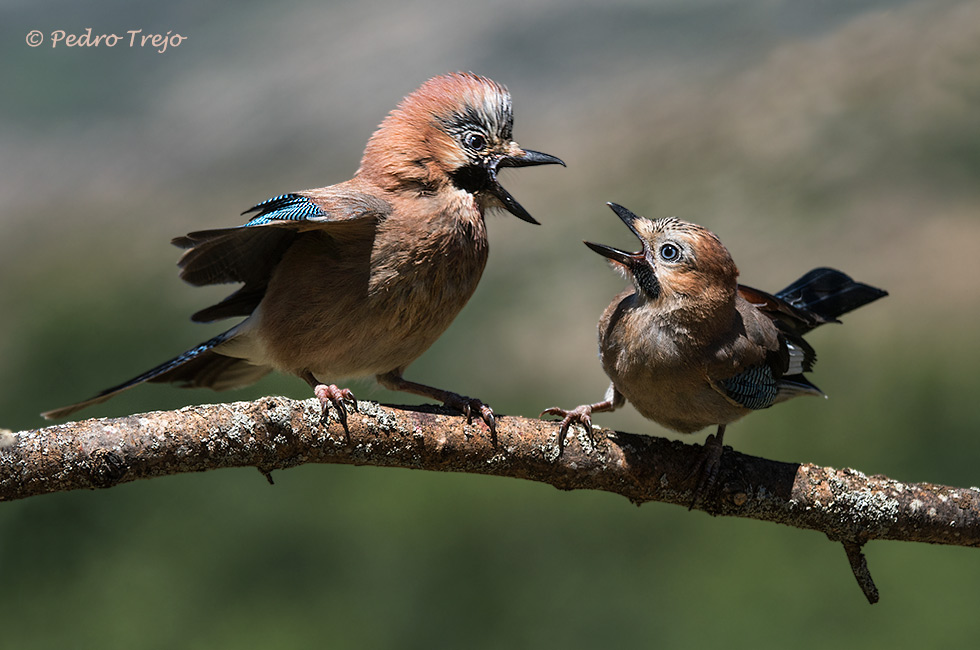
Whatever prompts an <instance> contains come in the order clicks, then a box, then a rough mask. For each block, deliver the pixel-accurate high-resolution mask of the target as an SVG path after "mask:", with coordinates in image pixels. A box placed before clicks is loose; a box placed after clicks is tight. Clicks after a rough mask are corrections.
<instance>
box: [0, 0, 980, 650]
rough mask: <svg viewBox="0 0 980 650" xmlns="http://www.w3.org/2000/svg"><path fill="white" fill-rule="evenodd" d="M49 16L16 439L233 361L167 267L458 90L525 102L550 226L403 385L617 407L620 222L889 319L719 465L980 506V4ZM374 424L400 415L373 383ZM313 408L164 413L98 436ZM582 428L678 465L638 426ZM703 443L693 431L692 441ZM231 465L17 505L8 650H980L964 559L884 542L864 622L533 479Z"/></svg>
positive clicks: (6, 305) (4, 256)
mask: <svg viewBox="0 0 980 650" xmlns="http://www.w3.org/2000/svg"><path fill="white" fill-rule="evenodd" d="M90 4H91V3H89V4H87V5H79V4H78V3H70V2H67V1H65V0H60V1H56V2H49V3H44V4H43V5H37V4H35V5H28V3H24V2H20V3H17V2H11V3H7V5H6V6H5V7H3V8H0V15H2V17H3V20H2V21H0V54H2V56H0V70H2V75H3V79H4V81H5V84H4V88H5V93H4V94H5V100H4V102H2V103H0V171H2V173H0V206H2V210H0V228H2V231H0V232H2V235H3V236H2V237H0V275H2V277H3V279H4V282H3V290H2V291H0V359H2V363H0V387H2V388H3V390H2V391H0V414H2V416H3V417H2V418H0V425H2V426H4V427H7V428H11V429H14V430H18V429H25V428H31V427H37V426H42V425H43V422H42V421H41V420H40V418H39V417H38V416H37V413H38V412H40V411H41V410H43V409H46V408H51V407H54V406H58V405H60V404H63V403H66V402H70V401H73V400H76V399H81V398H84V397H86V396H88V395H90V394H91V393H93V392H95V391H97V390H99V389H101V388H104V387H106V386H108V385H112V384H114V383H117V382H119V381H121V380H123V379H126V378H128V377H130V376H132V375H134V374H136V373H138V372H140V371H142V370H144V369H145V368H147V367H149V366H152V365H154V364H156V363H158V362H160V361H162V360H163V359H164V358H168V357H169V356H171V355H173V354H176V353H178V352H180V351H181V350H183V349H185V348H186V347H188V346H190V345H192V344H194V343H197V342H198V341H200V340H204V339H205V338H207V337H209V336H211V335H212V334H213V333H215V331H217V330H215V329H213V328H212V329H209V328H208V327H205V326H200V325H194V324H191V323H190V322H188V321H187V319H186V317H185V315H186V314H190V313H191V312H192V311H193V310H195V309H197V308H200V307H201V306H203V305H205V304H209V303H208V301H209V300H211V299H214V298H218V297H220V295H221V292H220V291H218V292H214V291H211V292H209V290H191V289H190V288H189V287H186V286H183V285H181V283H180V282H179V281H178V280H177V279H176V273H175V269H174V267H173V263H174V262H175V260H176V258H177V253H178V251H177V250H176V249H172V248H171V247H169V246H168V245H167V241H168V240H169V239H170V238H171V237H173V236H175V235H179V234H182V233H184V232H186V231H188V230H191V229H195V228H201V227H217V226H224V225H232V224H234V223H237V221H236V220H237V219H238V217H237V214H238V212H240V211H241V210H242V209H244V208H247V207H248V206H250V205H252V204H254V203H256V202H258V201H260V200H262V199H264V198H266V197H268V196H272V195H275V194H279V193H281V192H283V191H289V190H296V189H302V188H304V187H313V186H318V185H325V184H330V183H334V182H337V181H339V180H342V179H344V178H346V177H348V176H349V175H350V174H351V172H353V170H354V169H356V167H357V162H358V158H359V155H360V150H361V147H362V146H363V143H364V141H365V140H366V139H367V137H368V135H369V134H370V132H371V130H372V129H373V128H374V126H375V125H376V124H377V123H378V122H379V121H380V120H381V118H382V117H383V115H384V113H385V112H386V111H387V110H389V109H390V108H392V107H393V106H394V104H395V103H396V102H397V100H398V99H399V98H400V97H402V96H403V95H404V94H406V93H407V92H409V91H411V90H412V89H413V88H414V87H416V86H417V85H418V84H419V83H421V82H422V81H423V80H424V79H426V78H428V77H430V76H433V75H435V74H439V73H442V72H446V71H449V70H455V69H472V70H474V71H476V72H480V73H482V74H486V75H488V76H491V77H493V78H495V79H497V80H499V81H501V82H503V83H505V84H507V85H508V86H509V87H510V89H511V90H512V92H513V94H514V101H515V110H516V127H515V132H516V135H517V138H518V140H519V141H520V142H522V143H523V144H525V145H526V146H529V147H531V148H534V149H539V150H542V151H547V152H550V153H553V154H555V155H558V156H560V157H562V158H563V159H564V160H565V161H566V162H567V163H568V165H569V166H568V168H567V169H549V168H541V169H534V170H521V171H520V172H519V173H518V172H511V173H509V174H507V175H506V176H505V178H504V182H505V184H506V186H507V187H508V189H509V190H510V191H511V192H512V193H513V194H514V195H515V196H517V197H519V199H520V201H521V202H522V203H523V204H524V205H525V206H526V207H527V208H528V209H529V210H530V212H531V213H532V214H534V215H535V216H536V217H537V218H538V219H539V220H540V221H541V222H542V223H543V224H544V225H543V226H541V227H540V228H532V227H530V226H528V225H527V224H524V223H520V222H518V221H516V220H514V219H512V218H511V217H510V216H509V215H506V214H503V215H499V216H492V217H491V218H490V220H489V221H490V225H489V227H490V231H491V239H492V242H493V244H492V248H493V252H492V254H491V259H490V264H489V266H488V269H487V272H486V274H485V276H484V280H483V282H482V284H481V286H480V288H479V290H478V291H477V295H476V296H475V297H474V299H473V301H472V304H471V305H469V306H468V307H467V308H466V309H465V310H464V312H463V313H462V314H461V316H460V317H459V318H458V319H457V321H456V322H455V323H454V325H453V326H452V327H451V328H450V330H449V331H448V332H447V333H446V334H445V335H444V336H443V337H442V338H441V339H440V340H439V342H438V343H437V344H436V345H435V346H433V348H432V349H431V350H430V351H429V352H428V353H427V354H426V355H424V356H423V357H422V358H421V359H420V360H419V361H418V362H416V363H415V364H414V365H413V366H412V367H411V368H410V369H409V371H408V373H407V375H408V377H409V378H412V379H417V380H419V381H425V382H429V383H432V384H435V385H439V386H445V387H448V388H452V389H455V390H459V391H461V392H464V393H466V394H470V395H477V396H480V397H481V398H483V399H485V400H487V401H488V402H489V403H490V404H492V405H493V406H494V408H495V409H496V410H497V411H498V412H500V413H520V414H524V415H533V414H535V413H537V412H539V411H540V410H541V409H542V408H544V407H546V406H550V405H552V404H561V405H565V406H571V405H574V404H578V403H581V402H583V401H586V400H594V399H596V398H598V397H599V396H601V395H602V393H603V391H604V390H605V386H606V379H605V377H604V376H603V374H602V371H601V369H600V368H599V365H598V362H597V360H596V352H595V322H596V319H597V317H598V315H599V314H600V313H601V311H602V309H603V308H604V307H605V305H606V304H607V303H608V301H609V300H610V299H611V297H612V296H613V295H614V294H615V293H616V292H617V291H618V290H619V288H620V287H621V286H622V280H621V279H620V278H618V277H617V276H616V275H615V274H613V273H611V272H609V271H608V269H607V268H606V266H605V264H604V263H603V262H602V260H601V259H599V258H598V257H597V256H595V255H593V254H592V253H590V252H589V251H588V250H586V249H585V248H584V247H583V246H582V245H581V240H582V239H589V240H596V241H602V242H605V243H608V244H611V245H617V246H632V245H633V242H632V241H630V236H629V233H627V232H625V229H623V228H621V225H620V224H619V223H618V221H617V220H616V219H615V218H614V217H613V216H612V214H611V213H609V212H608V210H606V208H605V207H604V206H603V203H604V202H605V201H609V200H614V201H616V202H618V203H622V204H624V205H626V206H628V207H630V208H631V209H633V210H635V211H637V212H639V213H641V214H646V215H647V216H651V217H656V216H665V215H668V214H676V215H677V216H680V217H684V218H687V219H690V220H693V221H698V222H700V223H703V224H704V225H706V226H708V227H710V228H712V229H713V230H715V231H716V232H717V233H718V234H719V236H720V237H721V238H722V240H723V241H725V242H726V244H727V245H728V246H729V248H730V249H731V250H732V253H733V255H734V257H735V259H736V260H737V261H738V263H739V267H740V269H741V271H742V280H743V281H744V282H745V283H747V284H751V285H755V286H759V287H760V288H764V289H770V290H772V289H778V288H779V287H781V286H784V285H785V284H787V283H788V282H790V281H792V280H793V279H794V278H796V277H797V276H798V275H800V274H802V273H803V272H805V271H806V270H808V269H809V268H812V267H814V266H820V265H830V266H836V267H839V268H842V269H843V270H845V271H847V272H849V273H851V274H853V275H854V276H856V277H858V278H859V279H862V280H865V281H867V282H870V283H872V284H876V285H878V286H882V287H884V288H886V289H888V290H889V291H890V293H891V295H890V296H889V297H888V298H887V299H886V300H883V301H881V302H879V303H876V304H874V305H872V306H870V307H868V308H866V309H863V310H861V311H859V312H856V313H854V314H851V315H849V316H848V317H846V321H845V324H844V325H843V326H832V327H831V326H828V327H825V328H822V329H821V330H819V331H817V332H815V333H814V334H813V335H812V337H811V340H812V342H813V343H814V345H815V346H816V347H817V349H818V351H819V356H820V361H819V363H818V365H817V368H816V372H815V373H814V376H813V380H814V381H815V383H817V384H818V385H819V386H820V387H821V388H823V389H824V391H825V392H826V393H827V394H828V395H829V396H830V397H829V399H827V400H820V399H800V400H796V401H794V402H791V403H788V404H785V405H780V406H779V407H778V408H775V409H772V410H770V411H765V412H762V413H758V414H755V415H753V416H752V417H750V418H747V419H746V420H745V421H743V422H740V423H738V424H737V425H734V426H733V427H732V428H731V429H730V433H729V435H728V436H727V437H726V440H727V441H728V442H729V444H732V445H733V446H735V448H736V449H738V450H740V451H743V452H746V453H753V454H757V455H761V456H766V457H770V458H774V459H779V460H786V461H801V462H802V461H807V462H816V463H821V464H828V465H833V466H837V467H843V466H850V467H855V468H857V469H860V470H862V471H865V472H867V473H884V474H887V475H889V476H892V477H894V478H897V479H900V480H908V481H932V482H938V483H946V484H952V485H961V486H965V485H978V484H980V472H978V469H977V464H976V458H978V457H980V437H978V436H977V435H976V432H977V431H978V429H980V415H978V414H977V410H976V409H975V408H973V407H972V400H973V399H975V395H976V394H977V392H978V390H980V381H978V379H977V378H976V373H975V368H976V367H977V361H978V360H980V341H978V337H977V334H976V321H977V319H978V316H980V289H978V288H977V278H978V277H980V254H978V253H980V220H978V219H977V215H978V213H980V184H978V183H977V178H978V176H980V137H978V134H980V122H978V120H980V117H978V116H980V4H978V3H977V2H975V1H959V2H958V1H952V0H936V1H930V2H900V1H897V0H896V1H886V0H880V1H862V2H853V1H847V2H845V1H844V0H832V1H829V2H821V3H794V2H770V1H763V0H758V1H750V2H726V1H724V0H701V1H698V2H673V1H670V0H660V1H657V2H640V1H639V0H613V1H612V2H606V3H603V4H602V6H601V7H600V6H592V5H590V4H588V3H585V2H583V1H581V0H579V1H577V2H576V1H572V2H565V1H562V2H559V1H558V0H550V1H543V2H538V3H531V4H529V3H524V2H519V1H518V0H503V1H501V2H491V3H466V4H456V5H453V6H452V8H449V7H448V6H447V5H445V4H440V3H436V2H434V1H432V0H430V1H425V2H414V3H373V4H371V3H354V2H343V1H339V0H338V1H335V2H332V3H326V4H324V5H321V4H319V3H312V2H308V3H302V2H301V3H278V4H276V5H262V4H261V3H248V4H244V5H243V4H239V5H236V7H235V10H234V11H230V10H229V9H228V8H222V7H219V6H216V5H214V4H210V3H192V2H176V3H165V4H160V5H157V6H153V7H151V6H150V5H145V4H134V3H125V2H121V1H119V0H106V1H104V2H101V3H98V5H99V6H97V7H93V6H90ZM86 27H92V28H93V30H94V31H95V32H96V33H98V32H112V31H116V32H125V31H126V30H128V29H133V28H142V29H144V30H146V31H147V32H150V31H159V32H166V31H167V30H174V31H176V32H179V33H181V34H184V35H186V36H188V40H187V41H185V42H184V43H183V44H182V45H181V46H180V47H179V48H177V49H174V50H170V51H168V52H165V53H164V54H157V53H156V52H154V51H152V50H140V49H138V48H136V49H132V48H123V47H117V48H114V49H106V48H102V49H98V48H89V49H71V50H70V49H66V48H54V49H52V48H50V47H46V46H42V47H39V48H35V49H32V48H29V47H27V46H26V45H25V42H24V39H25V35H26V33H27V32H28V31H30V30H31V29H40V30H41V31H42V32H45V33H49V32H50V31H52V30H55V29H65V30H68V31H75V32H81V31H83V30H84V29H85V28H86ZM353 387H354V389H355V392H356V394H357V395H358V396H359V397H362V398H367V399H382V400H384V401H387V402H393V403H405V402H407V401H411V398H410V397H406V396H403V395H393V394H390V393H386V392H385V391H382V390H381V389H378V388H376V387H374V386H373V384H372V383H370V382H361V383H354V384H353ZM271 393H286V394H289V395H291V396H294V397H302V396H305V395H307V393H308V391H307V388H306V387H305V385H304V384H303V383H302V382H301V381H299V380H296V379H291V378H284V377H270V378H269V379H266V380H263V382H260V383H259V384H258V385H257V386H255V387H253V388H250V389H248V390H243V391H237V392H234V393H229V394H214V393H210V392H207V391H182V390H179V389H174V388H170V387H166V386H145V387H141V388H140V389H138V390H134V391H132V392H130V393H128V394H125V395H123V396H120V397H118V398H116V399H115V400H113V401H111V402H109V403H107V404H105V405H101V406H99V407H96V408H93V409H91V410H90V411H88V412H87V413H86V415H90V416H98V415H121V414H126V413H132V412H138V411H141V410H149V409H169V408H173V407H176V406H180V405H183V404H186V403H189V402H204V401H215V400H219V399H248V398H251V397H255V396H258V395H262V394H271ZM596 421H597V423H599V424H602V425H605V426H611V427H614V428H618V429H621V430H628V431H634V432H641V433H643V432H646V433H651V434H656V435H672V434H669V433H667V432H665V431H663V430H662V429H660V428H659V427H657V426H656V425H654V424H652V423H650V422H647V421H645V420H643V419H642V418H640V417H639V416H638V415H637V414H636V413H635V412H634V411H633V410H632V409H631V408H626V409H623V410H622V411H621V412H618V413H615V414H611V415H603V416H601V418H600V417H597V419H596ZM686 439H687V440H689V441H692V442H701V441H702V440H703V434H696V435H694V436H690V437H687V438H686ZM275 478H276V485H275V486H274V487H270V486H268V485H267V483H266V482H265V479H264V478H262V476H261V475H259V473H258V472H256V471H254V470H236V471H222V472H212V473H206V474H201V475H193V476H180V477H172V478H164V479H157V480H154V481H148V482H141V483H136V484H128V485H123V486H119V487H116V488H113V489H112V490H108V491H103V492H92V493H71V494H58V495H50V496H45V497H39V498H34V499H29V500H26V501H23V502H14V503H5V504H0V575H2V576H3V590H2V595H0V626H2V629H3V642H4V647H12V648H13V647H16V648H24V649H30V648H52V647H93V646H98V647H104V648H132V647H144V648H171V647H185V648H191V649H193V648H211V647H238V648H251V647H269V646H270V645H273V646H275V647H284V646H310V645H313V644H316V645H319V646H324V647H331V648H343V647H378V646H389V647H392V646H396V647H402V648H415V647H418V648H423V647H424V648H431V647H460V646H465V647H473V648H483V647H485V648H497V647H501V646H502V645H505V644H506V645H509V646H519V647H524V646H529V647H530V646H563V647H569V648H576V647H581V648H589V647H596V646H599V645H614V646H627V645H641V644H642V645H646V646H650V645H656V646H658V647H664V648H670V647H717V646H721V645H724V646H726V647H758V646H772V645H776V644H777V643H778V644H781V645H782V644H788V643H791V644H793V645H794V646H796V647H800V648H816V647H821V648H822V647H827V646H844V647H855V646H860V647H866V648H885V647H888V648H893V647H907V646H909V645H913V644H916V645H929V646H938V645H949V646H952V647H967V646H968V645H969V644H973V643H975V640H976V638H977V636H978V634H980V623H978V622H977V618H976V616H975V613H976V609H977V604H978V603H977V593H976V585H977V584H978V582H980V555H978V554H977V551H976V550H975V549H960V548H941V547H927V546H922V545H911V544H900V543H873V544H871V545H870V546H868V547H867V548H866V549H865V550H866V552H867V554H868V558H869V562H870V566H871V570H872V572H873V574H874V576H875V578H876V580H877V582H878V586H879V588H880V589H881V592H882V601H881V602H880V603H879V604H878V605H875V606H874V607H871V608H869V607H868V606H867V605H866V603H865V602H864V599H863V596H862V595H861V593H860V591H859V590H858V588H857V587H856V585H855V584H854V581H853V578H852V577H851V575H850V571H849V570H848V567H847V565H846V560H845V557H844V553H843V551H842V550H841V549H840V548H839V547H838V546H835V545H834V544H831V543H829V542H828V541H827V540H825V539H822V538H820V537H819V536H818V535H815V534H813V533H808V532H804V531H797V530H793V529H787V528H780V527H775V526H772V525H771V524H762V523H758V522H750V521H738V520H726V519H714V518H709V517H706V516H704V515H702V514H699V513H688V512H685V511H684V510H682V509H679V508H672V507H669V506H664V505H660V504H655V505H646V506H644V507H642V508H640V509H637V508H635V507H633V506H632V505H630V504H628V503H627V502H626V501H625V500H623V499H621V498H617V497H613V496H610V495H605V494H594V493H562V492H557V491H555V490H553V489H551V488H549V487H545V486H540V485H536V484H532V483H527V482H521V481H513V480H504V479H493V478H488V477H476V476H457V475H448V474H426V473H422V472H410V471H403V470H390V469H383V470H382V469H374V468H366V467H336V466H315V467H302V468H297V469H294V470H290V471H288V472H280V473H277V474H276V475H275Z"/></svg>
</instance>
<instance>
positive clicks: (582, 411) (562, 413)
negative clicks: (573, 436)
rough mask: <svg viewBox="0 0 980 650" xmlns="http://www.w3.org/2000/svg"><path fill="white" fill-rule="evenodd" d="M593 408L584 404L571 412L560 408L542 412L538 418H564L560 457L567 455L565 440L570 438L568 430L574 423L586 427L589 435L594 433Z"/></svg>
mask: <svg viewBox="0 0 980 650" xmlns="http://www.w3.org/2000/svg"><path fill="white" fill-rule="evenodd" d="M592 406H593V405H591V404H582V405H581V406H576V407H575V408H573V409H572V410H570V411H567V410H565V409H563V408H560V407H558V406H552V407H549V408H546V409H545V410H543V411H541V415H539V416H538V417H539V418H540V417H544V416H545V415H556V416H558V417H560V418H562V421H561V426H560V427H558V456H559V458H560V457H561V455H562V454H564V453H565V439H566V438H567V437H568V429H569V428H570V427H571V426H572V424H574V423H578V424H581V425H582V426H583V427H585V432H586V433H588V434H591V433H592Z"/></svg>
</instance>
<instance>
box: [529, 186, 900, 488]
mask: <svg viewBox="0 0 980 650" xmlns="http://www.w3.org/2000/svg"><path fill="white" fill-rule="evenodd" d="M609 205H610V207H612V209H613V210H614V211H615V212H616V214H617V215H618V216H619V217H620V218H621V219H622V220H623V222H624V223H625V224H626V225H627V226H629V228H630V230H632V231H633V233H634V234H635V235H636V236H637V237H638V238H639V239H640V242H641V243H642V245H643V246H642V248H641V250H640V251H638V252H636V253H626V252H623V251H620V250H617V249H615V248H611V247H608V246H603V245H601V244H593V243H590V242H586V245H587V246H589V247H590V248H591V249H592V250H594V251H596V252H597V253H599V254H600V255H603V256H604V257H606V258H608V259H609V260H610V262H611V263H612V265H613V266H614V267H615V268H616V269H617V270H619V271H621V272H622V273H623V274H624V275H625V276H626V277H627V278H628V279H630V280H631V282H632V284H633V286H632V287H631V288H630V289H627V290H626V291H624V292H622V293H621V294H619V295H618V296H616V298H615V299H614V300H613V302H612V303H611V304H610V305H609V307H607V308H606V310H605V312H604V313H603V314H602V317H601V318H600V320H599V356H600V359H601V360H602V368H603V370H604V371H605V372H606V374H607V375H608V376H609V378H610V379H611V380H612V384H611V385H610V387H609V391H608V392H607V395H606V399H605V400H603V401H601V402H597V403H595V404H585V405H582V406H579V407H577V408H575V409H572V410H565V409H561V408H558V407H552V408H549V409H547V410H545V411H544V413H542V415H544V414H551V415H559V416H561V417H562V418H563V420H562V424H561V429H560V432H559V445H563V444H564V439H565V436H566V434H567V432H568V427H569V426H570V425H571V424H572V423H573V422H580V423H582V424H584V425H585V426H586V428H587V429H591V415H592V413H594V412H601V411H612V410H614V409H616V408H619V407H620V406H622V405H623V404H624V403H625V402H626V401H629V402H630V403H631V404H632V405H633V406H634V407H635V408H636V410H637V411H639V412H640V413H641V414H642V415H643V416H645V417H647V418H649V419H651V420H654V421H655V422H658V423H660V424H661V425H663V426H665V427H667V428H669V429H673V430H675V431H679V432H681V433H692V432H694V431H698V430H700V429H703V428H705V427H708V426H712V425H715V426H717V427H718V431H717V435H716V436H711V437H709V442H708V443H706V451H707V454H706V457H705V459H704V460H703V464H704V467H705V473H704V474H703V477H704V479H703V480H702V483H701V486H700V487H699V489H698V490H697V492H696V497H695V498H697V495H699V494H701V493H702V492H703V489H705V488H706V486H708V485H710V483H711V482H712V481H713V480H714V475H715V474H716V472H717V464H718V461H719V459H720V455H721V449H722V446H721V443H722V436H723V435H724V431H725V426H726V425H727V424H729V423H730V422H734V421H735V420H738V419H740V418H742V417H743V416H745V415H747V414H748V413H751V412H752V411H753V410H757V409H761V408H767V407H769V406H772V405H773V404H776V403H778V402H782V401H785V400H787V399H790V398H792V397H796V396H798V395H822V394H823V393H822V392H820V390H819V389H818V388H817V387H816V386H814V385H813V384H811V383H810V382H809V381H808V380H807V379H806V378H805V377H804V375H803V373H804V372H807V371H809V370H810V369H811V368H812V366H813V363H814V361H815V360H816V355H815V353H814V351H813V348H812V347H810V345H809V344H808V343H807V342H806V341H805V340H804V339H803V334H805V333H806V332H808V331H810V330H811V329H813V328H814V327H817V326H818V325H820V324H822V323H827V322H834V321H836V318H837V317H838V316H840V315H842V314H844V313H846V312H848V311H851V310H853V309H856V308H858V307H860V306H862V305H864V304H867V303H869V302H871V301H873V300H877V299H878V298H880V297H882V296H885V295H887V294H886V293H885V292H884V291H882V290H880V289H876V288H874V287H870V286H868V285H866V284H861V283H858V282H854V281H853V280H851V278H849V277H848V276H846V275H844V274H843V273H841V272H840V271H834V270H832V269H826V268H822V269H815V270H813V271H811V272H810V273H808V274H806V275H804V276H803V277H802V278H800V279H799V280H797V281H796V282H794V283H793V284H792V285H790V286H789V287H787V288H786V289H783V290H782V291H780V292H779V293H778V294H776V295H771V294H768V293H766V292H764V291H760V290H758V289H752V288H750V287H745V286H742V285H739V284H738V281H737V278H738V269H737V268H736V267H735V263H734V262H733V261H732V258H731V255H730V254H729V253H728V250H727V249H726V248H725V246H724V245H723V244H722V243H721V241H719V240H718V238H717V237H716V236H715V235H714V234H713V233H711V232H710V231H708V230H706V229H705V228H702V227H701V226H697V225H695V224H692V223H687V222H685V221H681V220H679V219H674V218H669V219H658V220H656V221H650V220H647V219H643V218H641V217H638V216H636V215H635V214H633V213H632V212H630V211H629V210H627V209H626V208H623V207H622V206H618V205H615V204H612V203H611V204H609Z"/></svg>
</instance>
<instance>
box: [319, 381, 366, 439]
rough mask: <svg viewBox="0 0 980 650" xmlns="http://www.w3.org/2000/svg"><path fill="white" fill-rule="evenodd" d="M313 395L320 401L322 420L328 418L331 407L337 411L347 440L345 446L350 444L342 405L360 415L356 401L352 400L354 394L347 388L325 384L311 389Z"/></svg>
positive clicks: (344, 409)
mask: <svg viewBox="0 0 980 650" xmlns="http://www.w3.org/2000/svg"><path fill="white" fill-rule="evenodd" d="M313 394H314V395H316V397H317V399H319V400H320V405H321V406H322V407H323V411H322V413H321V417H322V418H323V419H324V420H325V419H327V418H328V417H329V411H330V406H331V405H333V407H334V408H335V409H336V410H337V419H338V420H339V421H340V425H341V426H342V427H344V438H345V439H346V440H347V444H350V429H349V428H348V426H347V407H346V406H344V403H345V402H347V403H349V404H350V405H351V408H352V409H353V410H354V412H356V413H360V411H359V410H358V408H357V400H356V399H355V398H354V393H352V392H351V391H350V389H349V388H337V387H336V386H335V385H333V384H330V385H329V386H328V385H326V384H317V386H316V387H315V388H314V389H313Z"/></svg>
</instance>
